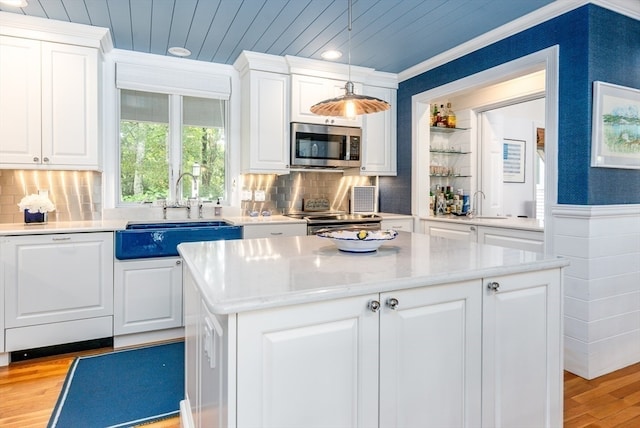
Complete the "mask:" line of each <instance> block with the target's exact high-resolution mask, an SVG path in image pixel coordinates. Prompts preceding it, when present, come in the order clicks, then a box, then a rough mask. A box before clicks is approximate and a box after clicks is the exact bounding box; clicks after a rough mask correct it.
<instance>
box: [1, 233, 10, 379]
mask: <svg viewBox="0 0 640 428" xmlns="http://www.w3.org/2000/svg"><path fill="white" fill-rule="evenodd" d="M0 242H1V241H0ZM4 251H5V249H4V245H0V311H2V313H1V314H0V366H6V365H7V364H9V359H8V356H7V355H3V353H4V312H5V309H4V287H5V285H4V282H5V281H4V279H3V278H4V257H5V256H4V255H3V252H4Z"/></svg>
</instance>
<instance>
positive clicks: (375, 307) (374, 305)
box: [369, 300, 380, 312]
mask: <svg viewBox="0 0 640 428" xmlns="http://www.w3.org/2000/svg"><path fill="white" fill-rule="evenodd" d="M369 310H370V311H371V312H378V311H379V310H380V302H378V301H377V300H371V301H370V302H369Z"/></svg>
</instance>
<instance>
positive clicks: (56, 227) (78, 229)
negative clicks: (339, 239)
mask: <svg viewBox="0 0 640 428" xmlns="http://www.w3.org/2000/svg"><path fill="white" fill-rule="evenodd" d="M180 221H226V222H228V223H231V224H233V225H235V226H244V225H248V224H264V225H268V224H287V223H291V224H295V223H302V224H306V221H305V220H300V219H293V218H291V217H285V216H282V215H274V216H267V217H262V216H259V217H249V216H237V217H213V218H201V219H193V220H189V219H180V220H149V219H147V220H97V221H50V222H47V223H45V224H33V223H32V224H24V223H0V236H8V235H39V234H40V235H41V234H47V233H82V232H113V231H116V230H123V229H125V228H126V227H127V223H135V222H143V223H144V222H152V223H162V222H180Z"/></svg>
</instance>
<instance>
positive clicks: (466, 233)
mask: <svg viewBox="0 0 640 428" xmlns="http://www.w3.org/2000/svg"><path fill="white" fill-rule="evenodd" d="M422 224H423V228H424V233H425V234H427V235H431V236H441V237H443V238H448V239H461V240H465V241H469V242H478V230H477V229H478V228H477V226H475V225H472V224H457V223H447V222H442V221H429V220H427V221H423V222H422Z"/></svg>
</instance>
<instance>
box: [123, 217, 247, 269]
mask: <svg viewBox="0 0 640 428" xmlns="http://www.w3.org/2000/svg"><path fill="white" fill-rule="evenodd" d="M227 239H242V226H234V225H232V224H230V223H227V222H224V221H185V222H161V223H129V224H128V225H127V227H126V229H125V230H117V231H116V236H115V255H116V258H117V259H118V260H129V259H142V258H150V257H172V256H174V257H175V256H177V255H178V244H180V243H182V242H199V241H218V240H227Z"/></svg>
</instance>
